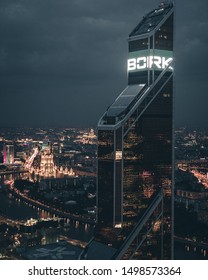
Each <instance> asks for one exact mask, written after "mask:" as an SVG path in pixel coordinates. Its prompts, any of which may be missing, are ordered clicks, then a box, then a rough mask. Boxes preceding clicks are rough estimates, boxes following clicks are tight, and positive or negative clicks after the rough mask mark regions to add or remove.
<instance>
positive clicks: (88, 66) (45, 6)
mask: <svg viewBox="0 0 208 280" xmlns="http://www.w3.org/2000/svg"><path fill="white" fill-rule="evenodd" d="M176 2H177V3H176V6H177V7H176V40H175V42H176V44H175V59H176V79H175V80H176V87H175V89H176V109H175V110H176V124H177V125H184V124H187V125H192V126H201V127H203V126H204V127H208V122H207V120H208V109H207V107H208V89H207V87H208V70H207V65H208V47H207V46H208V1H207V0H198V1H196V0H183V1H179V0H178V1H176ZM159 3H160V1H159V0H148V1H147V0H105V1H103V0H16V1H15V0H9V1H8V0H1V2H0V108H1V114H0V126H20V125H21V126H22V125H38V126H51V125H53V126H67V127H73V126H77V127H90V126H95V125H96V124H97V121H98V119H99V118H100V116H101V115H102V114H103V113H104V111H105V109H106V108H107V107H108V106H109V105H110V104H111V103H112V102H113V100H114V99H115V97H117V96H118V94H119V93H120V92H121V90H123V89H124V88H125V86H126V84H127V74H126V61H127V38H128V35H129V33H130V32H131V31H132V29H133V28H134V27H135V26H136V25H137V24H138V22H139V21H140V20H141V18H142V16H143V15H144V14H145V13H147V12H149V11H150V10H152V9H154V8H156V7H157V6H158V4H159Z"/></svg>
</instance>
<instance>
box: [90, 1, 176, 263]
mask: <svg viewBox="0 0 208 280" xmlns="http://www.w3.org/2000/svg"><path fill="white" fill-rule="evenodd" d="M173 17H174V7H173V4H172V3H167V2H165V3H161V4H160V5H159V7H158V8H156V9H154V10H153V11H151V12H149V13H148V14H147V15H146V16H144V17H143V19H142V20H141V22H140V23H139V24H138V25H137V26H136V28H135V29H134V30H133V31H132V32H131V33H130V35H129V38H128V47H129V52H128V61H127V71H128V85H127V87H126V88H125V89H124V90H123V92H122V93H121V94H120V95H119V96H118V98H117V99H116V100H115V101H114V102H113V104H112V105H111V106H110V107H109V108H108V109H107V111H106V112H105V113H104V115H103V116H102V118H101V119H100V121H99V123H98V178H97V194H98V196H97V208H98V220H97V226H96V228H95V236H94V239H93V241H92V242H91V244H90V245H89V246H88V248H87V249H86V252H85V253H86V255H85V257H87V258H88V259H93V258H100V259H104V258H106V259H171V258H172V257H173V205H172V203H173V201H172V200H173V199H172V198H173V24H174V18H173ZM99 252H100V253H99Z"/></svg>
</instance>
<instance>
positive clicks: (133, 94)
mask: <svg viewBox="0 0 208 280" xmlns="http://www.w3.org/2000/svg"><path fill="white" fill-rule="evenodd" d="M144 88H145V84H137V85H130V86H127V87H126V88H125V89H124V91H122V93H121V94H120V95H119V96H118V98H116V100H115V101H114V102H113V104H112V105H111V106H110V107H109V108H108V109H107V111H106V114H105V115H104V116H103V118H102V121H103V124H115V123H116V122H118V121H120V120H121V119H123V118H124V117H125V116H126V114H127V113H128V112H129V111H130V110H131V108H132V107H133V105H134V104H135V103H136V102H137V101H138V99H139V97H140V96H141V94H142V93H143V89H144Z"/></svg>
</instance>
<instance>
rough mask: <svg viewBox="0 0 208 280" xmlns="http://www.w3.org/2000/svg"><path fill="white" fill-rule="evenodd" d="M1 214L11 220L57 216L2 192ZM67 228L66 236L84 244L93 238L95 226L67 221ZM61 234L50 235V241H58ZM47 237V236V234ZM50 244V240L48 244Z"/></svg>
mask: <svg viewBox="0 0 208 280" xmlns="http://www.w3.org/2000/svg"><path fill="white" fill-rule="evenodd" d="M0 213H2V214H3V215H5V216H7V217H9V218H11V219H18V220H25V221H26V220H28V219H31V218H33V219H40V218H52V217H54V218H55V217H56V216H55V215H53V214H51V213H49V212H47V211H45V210H42V209H39V208H38V207H35V206H31V205H29V204H28V203H26V202H23V201H21V200H20V199H17V198H15V197H14V196H12V194H8V193H2V192H0ZM65 223H66V227H65V229H64V235H66V236H67V237H69V238H72V239H78V240H81V241H84V242H87V241H89V240H90V239H91V238H92V234H93V228H94V227H93V226H92V225H88V224H85V223H81V222H76V221H71V220H70V219H68V218H67V219H65ZM58 234H59V232H57V233H56V234H51V235H50V234H49V235H50V237H51V240H50V241H56V240H57V236H58ZM46 235H47V234H46ZM46 243H48V240H47V242H46Z"/></svg>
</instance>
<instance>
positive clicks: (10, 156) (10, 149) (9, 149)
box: [3, 144, 14, 164]
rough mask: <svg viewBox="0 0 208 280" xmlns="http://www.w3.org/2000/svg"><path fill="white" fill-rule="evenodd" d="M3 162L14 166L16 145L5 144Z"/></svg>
mask: <svg viewBox="0 0 208 280" xmlns="http://www.w3.org/2000/svg"><path fill="white" fill-rule="evenodd" d="M3 162H4V164H13V163H14V145H11V144H4V146H3Z"/></svg>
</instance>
